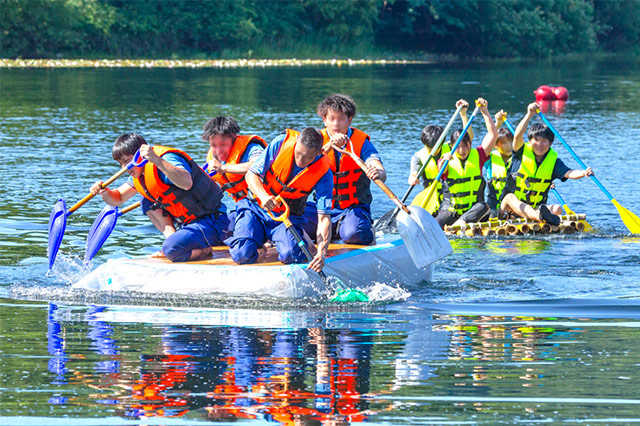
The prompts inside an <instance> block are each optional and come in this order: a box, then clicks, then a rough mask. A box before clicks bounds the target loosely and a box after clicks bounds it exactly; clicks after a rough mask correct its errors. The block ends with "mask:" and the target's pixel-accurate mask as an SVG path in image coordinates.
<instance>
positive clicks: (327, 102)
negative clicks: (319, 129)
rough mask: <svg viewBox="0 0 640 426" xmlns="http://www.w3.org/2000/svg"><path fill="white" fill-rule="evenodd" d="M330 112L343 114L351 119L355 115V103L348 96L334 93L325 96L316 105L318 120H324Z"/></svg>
mask: <svg viewBox="0 0 640 426" xmlns="http://www.w3.org/2000/svg"><path fill="white" fill-rule="evenodd" d="M330 110H333V111H338V112H343V113H345V114H346V115H347V117H349V118H353V117H355V115H356V103H355V102H354V101H353V99H351V98H350V97H349V96H347V95H341V94H339V93H336V94H334V95H329V96H327V97H326V98H324V100H323V101H322V102H320V103H319V104H318V115H319V116H320V118H322V119H324V118H325V117H326V116H327V114H329V111H330Z"/></svg>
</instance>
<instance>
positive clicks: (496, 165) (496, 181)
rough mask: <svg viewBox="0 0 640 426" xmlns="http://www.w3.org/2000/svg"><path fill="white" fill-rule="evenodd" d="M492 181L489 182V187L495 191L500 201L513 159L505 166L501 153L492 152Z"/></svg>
mask: <svg viewBox="0 0 640 426" xmlns="http://www.w3.org/2000/svg"><path fill="white" fill-rule="evenodd" d="M490 160H491V181H489V185H491V187H492V188H493V191H494V192H495V194H496V199H497V200H500V196H501V195H502V190H503V189H504V187H505V185H506V184H507V171H508V169H509V167H510V166H511V158H509V161H508V162H507V164H504V159H503V158H502V155H500V152H498V151H492V152H491V158H490Z"/></svg>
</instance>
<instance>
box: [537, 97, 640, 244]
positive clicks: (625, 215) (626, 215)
mask: <svg viewBox="0 0 640 426" xmlns="http://www.w3.org/2000/svg"><path fill="white" fill-rule="evenodd" d="M536 112H537V113H538V115H539V116H540V118H541V119H542V121H544V124H546V125H547V126H548V127H549V128H550V129H551V131H552V132H553V133H554V134H555V135H556V137H557V138H558V139H559V140H560V142H562V145H564V147H565V148H567V151H569V154H571V156H572V157H573V158H574V159H575V160H576V161H577V162H578V164H579V165H580V167H582V168H583V169H586V168H587V166H586V165H585V164H584V163H583V162H582V160H581V159H580V157H578V154H576V153H575V152H574V151H573V149H571V147H570V146H569V144H568V143H567V142H566V141H565V140H564V139H563V138H562V136H560V133H558V131H557V130H556V128H555V127H553V125H552V124H551V123H550V122H549V120H547V117H545V115H544V114H543V113H542V112H540V110H539V109H536ZM590 177H591V179H593V181H594V182H595V183H596V185H598V188H600V190H601V191H602V192H603V193H604V195H606V196H607V198H609V201H611V202H612V203H613V205H614V206H615V207H616V209H617V210H618V214H619V215H620V218H621V219H622V222H624V224H625V226H626V227H627V229H629V231H630V232H631V233H632V234H640V218H639V217H638V216H636V215H635V214H634V213H633V212H631V211H630V210H628V209H626V208H624V207H623V206H622V205H620V203H618V201H617V200H616V199H615V198H613V195H611V193H610V192H609V191H607V190H606V188H605V187H604V185H602V183H600V181H599V180H598V178H597V177H595V175H591V176H590Z"/></svg>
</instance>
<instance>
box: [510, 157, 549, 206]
mask: <svg viewBox="0 0 640 426" xmlns="http://www.w3.org/2000/svg"><path fill="white" fill-rule="evenodd" d="M557 159H558V153H557V152H555V151H554V150H553V149H551V148H549V152H548V153H547V156H546V157H545V158H544V160H543V161H542V164H540V167H538V165H537V163H536V155H535V153H534V152H533V149H531V145H529V144H525V145H524V151H523V152H522V164H521V165H520V169H518V172H517V174H516V190H515V192H514V194H515V196H516V197H518V199H519V200H520V201H523V202H525V203H527V204H529V205H531V206H532V207H533V208H536V207H538V206H539V205H540V204H542V202H543V201H544V200H546V198H547V192H549V187H550V186H551V181H552V179H551V176H552V175H553V168H554V167H555V165H556V160H557Z"/></svg>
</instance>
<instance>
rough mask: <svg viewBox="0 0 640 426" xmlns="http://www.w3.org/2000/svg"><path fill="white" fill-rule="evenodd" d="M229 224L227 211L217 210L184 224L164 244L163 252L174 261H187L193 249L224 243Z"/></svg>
mask: <svg viewBox="0 0 640 426" xmlns="http://www.w3.org/2000/svg"><path fill="white" fill-rule="evenodd" d="M228 226H229V219H228V218H227V214H226V213H225V212H217V213H214V214H211V215H209V216H204V217H201V218H200V219H197V220H194V221H193V222H190V223H188V224H185V225H183V226H182V227H181V228H180V229H178V230H177V231H176V232H175V233H174V234H172V235H170V236H169V237H167V239H166V240H164V243H163V244H162V252H163V253H164V255H165V256H167V259H169V260H170V261H172V262H186V261H187V260H189V258H190V257H191V252H192V250H195V249H203V248H207V247H212V246H219V245H222V240H223V238H224V237H223V236H224V232H225V231H226V229H227V227H228Z"/></svg>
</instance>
